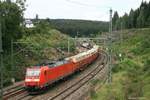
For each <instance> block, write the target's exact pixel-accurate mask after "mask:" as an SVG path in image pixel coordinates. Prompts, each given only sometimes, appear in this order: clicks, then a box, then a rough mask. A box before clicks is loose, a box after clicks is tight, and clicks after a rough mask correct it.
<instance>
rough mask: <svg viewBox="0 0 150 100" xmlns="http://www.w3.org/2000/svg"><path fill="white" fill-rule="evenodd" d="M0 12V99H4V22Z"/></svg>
mask: <svg viewBox="0 0 150 100" xmlns="http://www.w3.org/2000/svg"><path fill="white" fill-rule="evenodd" d="M1 15H2V14H1V12H0V90H1V91H0V92H1V93H0V99H1V100H3V48H2V24H1Z"/></svg>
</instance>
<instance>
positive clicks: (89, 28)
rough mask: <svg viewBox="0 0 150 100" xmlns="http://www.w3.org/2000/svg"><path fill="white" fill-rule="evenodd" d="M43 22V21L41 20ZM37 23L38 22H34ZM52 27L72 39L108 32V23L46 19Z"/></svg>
mask: <svg viewBox="0 0 150 100" xmlns="http://www.w3.org/2000/svg"><path fill="white" fill-rule="evenodd" d="M39 20H40V21H43V20H44V19H43V20H42V19H39ZM33 21H34V22H36V21H37V20H33ZM46 21H48V22H49V24H50V25H51V27H53V28H55V29H57V30H59V31H61V32H63V33H66V34H68V35H70V36H72V37H75V36H78V37H79V36H80V37H81V36H84V37H85V36H86V37H87V36H94V35H96V34H97V33H98V32H105V31H108V22H104V21H89V20H73V19H46ZM77 32H78V33H77Z"/></svg>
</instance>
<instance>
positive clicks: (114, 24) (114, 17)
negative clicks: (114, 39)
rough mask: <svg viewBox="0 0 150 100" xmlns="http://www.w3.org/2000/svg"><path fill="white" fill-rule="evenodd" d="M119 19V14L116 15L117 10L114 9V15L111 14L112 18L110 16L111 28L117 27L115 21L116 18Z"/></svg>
mask: <svg viewBox="0 0 150 100" xmlns="http://www.w3.org/2000/svg"><path fill="white" fill-rule="evenodd" d="M118 19H119V15H118V13H117V11H115V13H114V16H113V18H112V23H113V26H114V27H113V29H115V30H116V29H117V26H116V22H117V20H118Z"/></svg>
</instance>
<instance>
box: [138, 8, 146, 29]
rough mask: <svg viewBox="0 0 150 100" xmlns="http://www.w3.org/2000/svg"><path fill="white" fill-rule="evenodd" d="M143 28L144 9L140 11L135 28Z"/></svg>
mask: <svg viewBox="0 0 150 100" xmlns="http://www.w3.org/2000/svg"><path fill="white" fill-rule="evenodd" d="M144 26H145V17H144V7H142V8H141V10H140V15H139V17H138V18H137V27H139V28H142V27H144Z"/></svg>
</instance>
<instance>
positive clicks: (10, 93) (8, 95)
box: [3, 85, 25, 100]
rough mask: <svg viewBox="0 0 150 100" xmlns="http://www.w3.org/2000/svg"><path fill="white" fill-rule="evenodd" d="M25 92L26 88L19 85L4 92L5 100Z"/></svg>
mask: <svg viewBox="0 0 150 100" xmlns="http://www.w3.org/2000/svg"><path fill="white" fill-rule="evenodd" d="M23 92H25V88H24V86H23V85H17V86H14V87H12V88H9V89H6V90H4V94H3V95H4V100H8V99H9V98H11V97H13V96H16V95H18V94H21V93H23Z"/></svg>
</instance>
